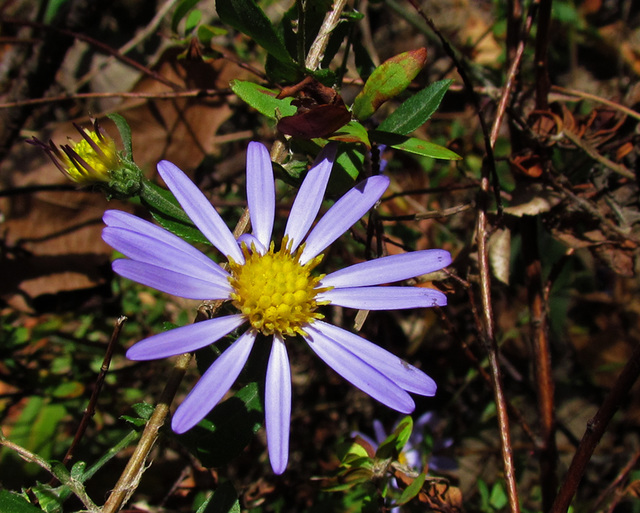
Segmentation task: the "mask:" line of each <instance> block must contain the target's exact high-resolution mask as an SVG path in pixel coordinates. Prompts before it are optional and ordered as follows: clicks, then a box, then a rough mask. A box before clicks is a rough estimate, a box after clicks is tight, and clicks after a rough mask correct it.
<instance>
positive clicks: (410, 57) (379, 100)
mask: <svg viewBox="0 0 640 513" xmlns="http://www.w3.org/2000/svg"><path fill="white" fill-rule="evenodd" d="M426 62H427V49H426V48H419V49H417V50H411V51H409V52H404V53H401V54H398V55H396V56H394V57H391V58H390V59H387V60H386V61H385V62H383V63H382V64H380V66H378V67H377V68H376V69H375V70H374V71H373V73H371V76H370V77H369V78H368V79H367V81H366V82H365V84H364V88H363V89H362V91H360V93H359V94H358V96H356V99H355V100H354V102H353V114H354V116H355V117H356V118H357V119H359V120H365V119H368V118H370V117H371V116H372V115H373V113H374V112H375V111H376V110H378V108H379V107H380V105H382V104H383V103H384V102H386V101H387V100H390V99H391V98H394V97H395V96H397V95H399V94H400V93H401V92H402V91H404V90H405V89H406V88H407V87H408V86H409V84H411V81H412V80H413V79H414V78H416V76H417V75H418V73H419V72H420V70H421V69H422V68H423V67H424V65H425V64H426Z"/></svg>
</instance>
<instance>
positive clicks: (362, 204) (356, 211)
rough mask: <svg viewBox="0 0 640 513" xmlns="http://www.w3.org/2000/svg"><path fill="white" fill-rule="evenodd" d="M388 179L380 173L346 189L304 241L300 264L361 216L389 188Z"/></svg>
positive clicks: (305, 261) (320, 250)
mask: <svg viewBox="0 0 640 513" xmlns="http://www.w3.org/2000/svg"><path fill="white" fill-rule="evenodd" d="M388 186H389V178H387V177H386V176H382V175H378V176H372V177H371V178H367V179H366V180H365V181H363V182H360V183H359V184H358V185H356V186H355V187H354V188H353V189H351V190H349V191H347V193H346V194H345V195H344V196H342V198H340V199H339V200H338V201H336V202H335V204H334V205H333V206H332V207H331V208H330V209H329V210H328V211H327V213H326V214H325V215H324V216H322V219H320V221H318V224H316V225H315V226H314V228H313V229H312V230H311V233H309V236H308V237H307V239H306V240H305V247H304V251H303V252H302V255H301V256H300V263H302V264H306V263H307V262H308V261H309V260H311V259H313V258H314V257H316V256H317V255H319V254H320V253H321V252H322V251H323V250H324V249H325V248H326V247H327V246H329V244H331V243H332V242H333V241H334V240H336V239H337V238H338V237H340V235H342V234H343V233H344V232H346V231H347V230H348V229H349V228H351V226H353V224H354V223H355V222H356V221H357V220H358V219H360V218H361V217H362V216H363V215H364V214H365V213H366V212H367V211H368V210H369V209H370V208H371V207H373V205H375V203H376V202H377V201H378V200H379V199H380V196H382V194H383V193H384V191H386V190H387V187H388Z"/></svg>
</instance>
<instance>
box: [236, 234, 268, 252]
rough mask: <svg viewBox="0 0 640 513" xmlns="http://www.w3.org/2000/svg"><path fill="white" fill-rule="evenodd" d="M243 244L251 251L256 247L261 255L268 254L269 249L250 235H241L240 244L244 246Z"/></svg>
mask: <svg viewBox="0 0 640 513" xmlns="http://www.w3.org/2000/svg"><path fill="white" fill-rule="evenodd" d="M243 242H244V243H245V244H246V246H247V247H248V248H249V249H251V248H252V247H254V246H255V248H256V251H257V252H258V253H260V254H261V255H264V254H265V253H266V252H267V248H266V247H264V246H263V245H262V242H260V241H259V240H258V239H256V238H255V237H254V236H253V235H251V234H250V233H243V234H242V235H240V237H238V244H240V245H242V243H243Z"/></svg>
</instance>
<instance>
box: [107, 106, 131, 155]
mask: <svg viewBox="0 0 640 513" xmlns="http://www.w3.org/2000/svg"><path fill="white" fill-rule="evenodd" d="M107 117H108V118H109V119H110V120H111V121H113V122H114V123H115V125H116V128H117V129H118V132H120V139H122V145H123V146H124V156H125V157H126V158H128V159H129V160H133V146H132V144H131V127H129V123H127V120H126V119H124V118H123V117H122V116H121V115H120V114H116V113H115V112H114V113H113V114H109V115H108V116H107Z"/></svg>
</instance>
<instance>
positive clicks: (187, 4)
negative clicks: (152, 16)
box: [171, 0, 200, 33]
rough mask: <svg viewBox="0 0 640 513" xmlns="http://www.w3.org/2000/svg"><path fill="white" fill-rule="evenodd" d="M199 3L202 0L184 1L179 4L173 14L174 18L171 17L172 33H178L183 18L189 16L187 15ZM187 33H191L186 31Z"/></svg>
mask: <svg viewBox="0 0 640 513" xmlns="http://www.w3.org/2000/svg"><path fill="white" fill-rule="evenodd" d="M199 1H200V0H182V2H180V3H179V4H178V6H177V7H176V10H175V12H174V13H173V16H172V17H171V31H172V32H178V24H179V23H180V21H181V20H182V18H184V17H185V16H186V15H187V13H188V12H189V11H190V10H191V9H193V8H194V7H195V6H196V4H197V3H198V2H199ZM186 32H189V31H187V30H185V33H186Z"/></svg>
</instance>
